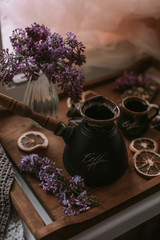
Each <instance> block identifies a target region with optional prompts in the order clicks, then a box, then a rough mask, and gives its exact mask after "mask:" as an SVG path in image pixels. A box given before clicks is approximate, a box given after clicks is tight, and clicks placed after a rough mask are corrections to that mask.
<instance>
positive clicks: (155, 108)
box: [148, 104, 160, 121]
mask: <svg viewBox="0 0 160 240" xmlns="http://www.w3.org/2000/svg"><path fill="white" fill-rule="evenodd" d="M159 110H160V109H159V106H158V105H157V104H150V111H149V112H152V114H151V115H150V116H149V118H148V120H149V121H151V120H152V119H153V118H154V117H155V116H156V115H157V114H158V112H159Z"/></svg>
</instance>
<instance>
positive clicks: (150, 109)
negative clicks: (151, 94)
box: [117, 96, 159, 137]
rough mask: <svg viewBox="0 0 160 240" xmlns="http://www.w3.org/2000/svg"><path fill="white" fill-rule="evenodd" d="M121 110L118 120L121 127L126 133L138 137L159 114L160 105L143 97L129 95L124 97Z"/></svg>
mask: <svg viewBox="0 0 160 240" xmlns="http://www.w3.org/2000/svg"><path fill="white" fill-rule="evenodd" d="M120 111H121V113H120V117H119V118H118V120H117V124H118V126H119V128H120V129H121V130H122V131H123V132H124V134H125V135H127V136H131V137H136V136H140V135H141V134H143V133H144V132H145V131H146V130H147V129H148V127H149V124H150V122H151V120H152V119H153V118H154V117H155V116H156V115H157V114H158V112H159V107H158V105H156V104H150V103H149V102H148V101H147V100H145V99H143V98H141V97H136V96H128V97H125V98H123V99H122V101H121V104H120Z"/></svg>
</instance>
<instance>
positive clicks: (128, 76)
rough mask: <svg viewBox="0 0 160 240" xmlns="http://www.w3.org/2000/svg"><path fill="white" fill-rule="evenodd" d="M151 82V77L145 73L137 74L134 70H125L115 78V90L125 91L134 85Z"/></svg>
mask: <svg viewBox="0 0 160 240" xmlns="http://www.w3.org/2000/svg"><path fill="white" fill-rule="evenodd" d="M149 84H150V78H149V77H148V76H147V75H145V74H139V75H135V74H134V73H133V72H124V73H123V75H122V76H120V77H119V78H117V79H116V80H115V90H117V91H120V92H123V91H124V90H126V89H129V88H132V87H133V86H141V87H145V86H148V85H149Z"/></svg>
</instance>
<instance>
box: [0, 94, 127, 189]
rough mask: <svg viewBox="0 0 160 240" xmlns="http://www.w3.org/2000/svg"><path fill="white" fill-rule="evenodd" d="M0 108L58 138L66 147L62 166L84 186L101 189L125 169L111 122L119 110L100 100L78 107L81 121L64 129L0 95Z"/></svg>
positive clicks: (117, 134)
mask: <svg viewBox="0 0 160 240" xmlns="http://www.w3.org/2000/svg"><path fill="white" fill-rule="evenodd" d="M0 104H1V105H3V106H4V107H5V108H8V109H9V110H10V111H12V112H14V113H16V114H19V115H21V116H24V117H28V118H31V119H33V120H34V121H36V122H38V123H39V124H40V125H41V126H43V127H45V128H47V129H49V130H52V131H53V132H54V133H55V135H58V136H62V137H63V139H64V141H65V143H66V146H65V149H64V153H63V163H64V166H65V168H66V169H67V171H68V172H69V173H70V174H71V175H76V174H77V175H80V176H82V177H83V178H84V179H85V183H86V184H87V185H104V184H108V183H111V182H112V181H114V180H116V179H118V178H119V177H120V176H121V175H122V174H123V173H124V171H125V169H126V168H127V164H128V157H127V150H126V145H125V142H124V139H123V137H122V135H121V134H120V132H119V130H118V128H117V127H116V125H115V123H114V121H115V120H116V119H117V118H118V117H119V115H120V110H119V107H118V106H117V105H116V104H115V103H114V102H112V101H110V100H109V99H107V98H105V97H103V96H97V97H94V98H91V99H89V100H87V101H86V102H84V103H83V104H82V105H81V107H80V112H81V115H82V117H83V121H82V122H81V123H80V125H79V126H78V127H67V126H65V124H64V123H62V122H58V121H56V120H54V119H51V118H49V117H47V116H44V115H41V114H38V113H36V112H32V111H31V109H30V108H28V107H27V106H26V105H24V104H23V103H21V102H18V101H16V100H14V99H12V98H9V97H7V96H5V95H3V94H0Z"/></svg>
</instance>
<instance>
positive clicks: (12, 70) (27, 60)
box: [0, 23, 86, 101]
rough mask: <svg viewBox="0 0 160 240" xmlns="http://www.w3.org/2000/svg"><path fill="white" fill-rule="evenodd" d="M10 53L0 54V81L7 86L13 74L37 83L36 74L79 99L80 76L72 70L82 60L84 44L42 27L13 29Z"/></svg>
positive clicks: (80, 63) (74, 98)
mask: <svg viewBox="0 0 160 240" xmlns="http://www.w3.org/2000/svg"><path fill="white" fill-rule="evenodd" d="M10 41H11V44H12V46H13V50H14V53H9V51H8V49H6V50H2V51H1V52H0V81H1V82H2V83H3V84H8V83H9V82H10V81H12V78H13V76H14V75H15V74H17V73H19V72H22V73H24V74H25V76H26V78H27V79H28V80H29V79H31V80H37V79H38V77H39V73H40V72H43V73H44V74H46V76H47V77H48V79H49V80H50V81H52V82H53V83H56V84H57V85H58V87H60V88H61V89H63V90H64V92H66V93H67V94H68V96H70V97H71V98H72V99H73V100H74V101H78V100H79V99H80V96H81V93H82V86H83V83H84V82H85V78H84V75H83V74H82V72H81V71H78V70H77V69H76V67H75V66H76V65H77V66H81V65H83V63H85V61H86V57H85V55H84V49H85V47H84V45H83V44H82V42H78V40H77V38H76V35H75V34H73V33H71V32H68V33H66V38H65V39H63V37H62V36H61V35H60V34H58V33H55V32H54V33H53V34H52V33H51V31H50V30H49V29H48V28H47V27H45V26H44V25H41V26H40V25H39V24H37V23H34V24H33V25H31V27H26V28H25V29H24V30H23V29H19V28H18V29H15V30H14V31H13V33H12V36H11V37H10Z"/></svg>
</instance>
